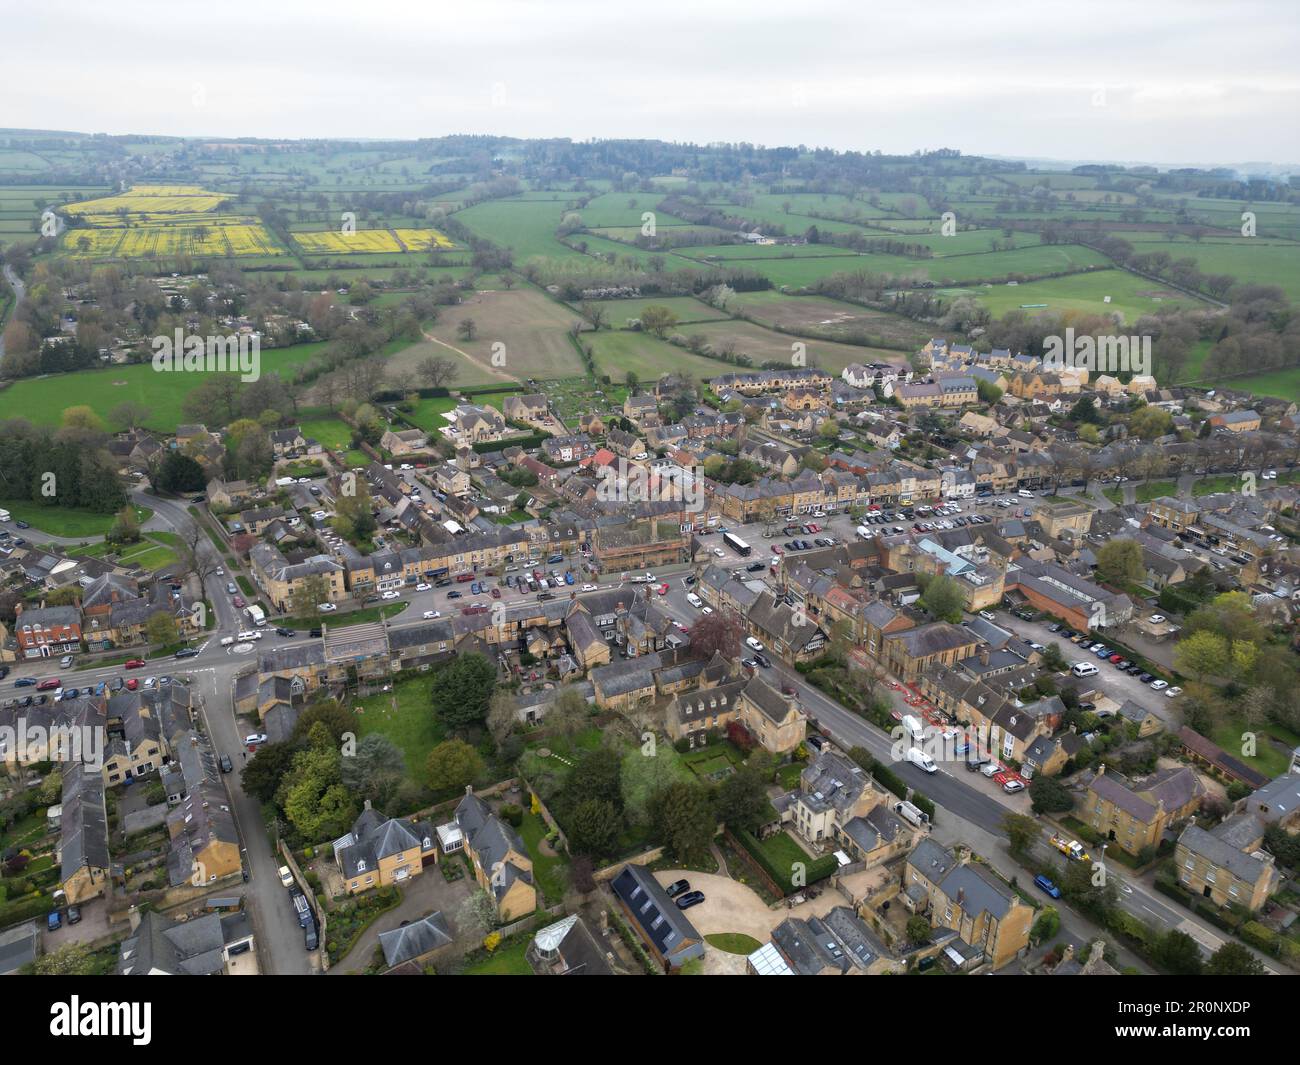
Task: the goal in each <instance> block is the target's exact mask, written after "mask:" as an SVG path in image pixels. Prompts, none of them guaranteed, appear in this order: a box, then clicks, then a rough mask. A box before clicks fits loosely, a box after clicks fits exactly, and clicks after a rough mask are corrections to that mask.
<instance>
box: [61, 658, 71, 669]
mask: <svg viewBox="0 0 1300 1065" xmlns="http://www.w3.org/2000/svg"><path fill="white" fill-rule="evenodd" d="M70 665H72V655H64V656H63V657H62V658H60V659H59V668H60V669H67V668H68V667H69V666H70Z"/></svg>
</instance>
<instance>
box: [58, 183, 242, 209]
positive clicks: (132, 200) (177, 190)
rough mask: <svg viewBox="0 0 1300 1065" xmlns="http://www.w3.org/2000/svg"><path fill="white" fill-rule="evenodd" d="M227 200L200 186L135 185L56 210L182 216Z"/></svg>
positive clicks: (210, 207)
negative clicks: (115, 193) (113, 194)
mask: <svg viewBox="0 0 1300 1065" xmlns="http://www.w3.org/2000/svg"><path fill="white" fill-rule="evenodd" d="M225 199H226V197H225V196H223V195H221V194H220V193H217V192H210V191H208V190H207V189H204V188H202V187H200V186H199V185H136V186H135V187H134V188H131V189H130V190H128V191H127V192H120V193H118V194H117V195H115V196H104V197H102V198H100V199H97V200H85V201H83V202H81V203H70V204H66V205H64V206H63V207H60V208H59V210H60V211H61V212H62V213H64V214H69V215H83V216H90V215H112V214H117V213H119V212H121V211H127V212H129V213H131V214H184V213H194V212H204V211H213V210H216V207H217V205H218V204H219V203H221V202H222V201H223V200H225Z"/></svg>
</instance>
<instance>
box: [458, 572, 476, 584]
mask: <svg viewBox="0 0 1300 1065" xmlns="http://www.w3.org/2000/svg"><path fill="white" fill-rule="evenodd" d="M473 579H474V574H472V573H457V574H456V581H457V583H458V584H464V583H465V582H466V581H472V580H473Z"/></svg>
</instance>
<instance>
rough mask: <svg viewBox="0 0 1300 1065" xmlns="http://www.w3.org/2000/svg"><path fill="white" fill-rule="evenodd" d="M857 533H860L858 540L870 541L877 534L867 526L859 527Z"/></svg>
mask: <svg viewBox="0 0 1300 1065" xmlns="http://www.w3.org/2000/svg"><path fill="white" fill-rule="evenodd" d="M857 531H858V539H859V540H870V539H871V538H872V537H874V536H875V535H876V534H875V533H873V532H872V531H871V530H870V529H868V528H867V527H866V526H865V525H859V526H858V530H857Z"/></svg>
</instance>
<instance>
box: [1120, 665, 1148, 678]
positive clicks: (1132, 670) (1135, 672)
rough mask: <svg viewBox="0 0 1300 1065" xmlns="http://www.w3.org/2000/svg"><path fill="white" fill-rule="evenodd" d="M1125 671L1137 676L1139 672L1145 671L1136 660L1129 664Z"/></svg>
mask: <svg viewBox="0 0 1300 1065" xmlns="http://www.w3.org/2000/svg"><path fill="white" fill-rule="evenodd" d="M1124 672H1125V673H1127V674H1128V675H1129V676H1130V677H1136V676H1137V675H1138V674H1139V673H1142V672H1144V671H1143V669H1142V667H1141V666H1140V665H1138V664H1137V663H1136V662H1135V663H1134V664H1133V665H1131V666H1129V667H1128V669H1126V670H1124Z"/></svg>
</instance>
